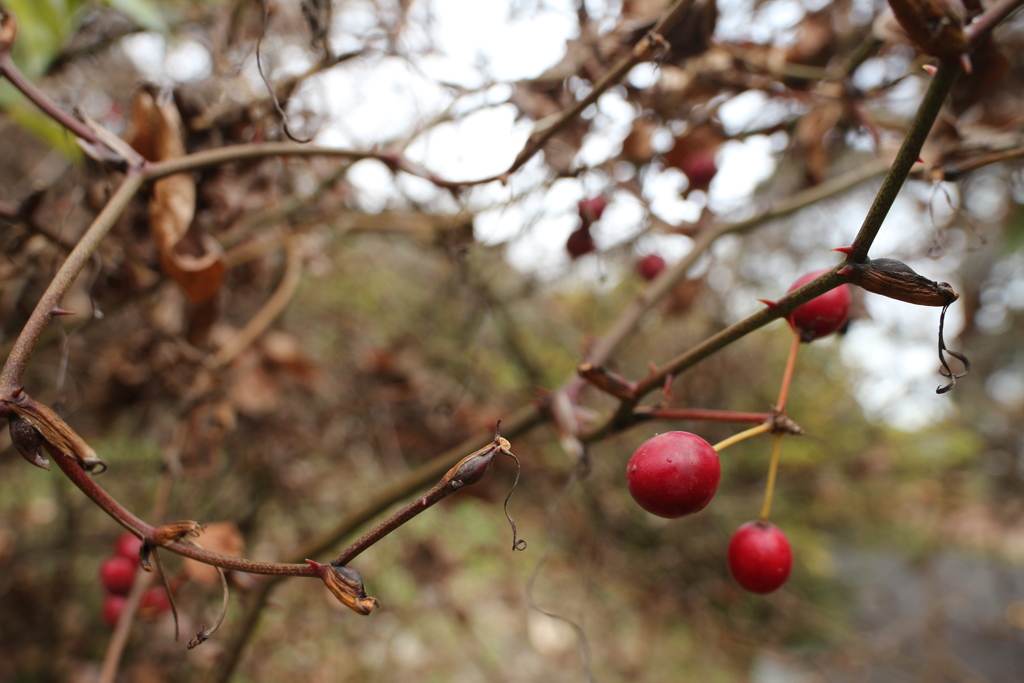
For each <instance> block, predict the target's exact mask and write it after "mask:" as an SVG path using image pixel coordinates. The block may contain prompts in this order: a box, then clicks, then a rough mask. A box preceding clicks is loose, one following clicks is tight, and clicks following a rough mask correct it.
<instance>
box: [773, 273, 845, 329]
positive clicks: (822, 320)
mask: <svg viewBox="0 0 1024 683" xmlns="http://www.w3.org/2000/svg"><path fill="white" fill-rule="evenodd" d="M825 272H826V270H824V269H822V270H816V271H814V272H813V273H807V274H806V275H804V276H803V277H801V278H800V279H799V280H797V281H796V282H794V283H793V284H792V286H790V288H789V289H788V290H786V291H787V292H792V291H793V290H794V289H796V288H798V287H803V286H804V285H806V284H807V283H808V282H810V281H811V280H813V279H815V278H816V277H818V276H819V275H821V274H822V273H825ZM849 313H850V286H849V285H846V284H842V285H839V286H838V287H836V288H835V289H830V290H829V291H827V292H825V293H824V294H822V295H821V296H819V297H817V298H814V299H811V300H810V301H808V302H807V303H805V304H803V305H802V306H800V307H799V308H797V309H796V310H795V311H793V312H792V313H790V314H789V316H788V317H787V318H786V320H788V321H789V324H790V325H792V326H793V329H794V330H796V331H797V332H799V333H800V339H801V341H805V342H811V341H814V340H815V339H820V338H821V337H824V336H826V335H830V334H832V333H833V332H835V331H836V330H838V329H839V328H840V327H842V326H843V323H845V322H846V316H847V315H848V314H849Z"/></svg>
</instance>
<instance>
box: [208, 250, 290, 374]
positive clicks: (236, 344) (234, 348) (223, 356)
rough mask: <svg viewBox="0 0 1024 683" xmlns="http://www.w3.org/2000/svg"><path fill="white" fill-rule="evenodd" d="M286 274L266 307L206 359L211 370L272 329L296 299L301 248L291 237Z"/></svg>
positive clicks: (287, 251)
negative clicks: (293, 298)
mask: <svg viewBox="0 0 1024 683" xmlns="http://www.w3.org/2000/svg"><path fill="white" fill-rule="evenodd" d="M285 255H286V261H285V267H284V275H282V276H281V283H280V284H279V285H278V286H277V289H276V290H274V293H273V294H272V295H271V296H270V298H269V299H267V302H266V303H265V304H263V307H262V308H260V310H259V311H257V312H256V315H254V316H253V317H252V318H251V319H250V320H249V322H248V323H246V325H245V327H243V328H242V329H241V331H239V333H238V334H236V335H235V336H234V337H232V338H231V339H230V340H228V342H227V343H226V344H224V346H222V347H221V348H220V349H218V351H217V353H215V354H214V355H212V356H210V357H209V358H208V359H207V363H206V367H207V368H208V369H210V370H216V369H217V368H221V367H223V366H225V365H227V364H228V363H230V362H231V361H233V360H234V359H235V358H237V357H238V354H240V353H242V351H244V350H245V349H246V348H248V346H249V345H250V344H252V343H253V342H254V341H255V340H256V338H257V337H259V336H260V335H261V334H263V332H264V331H265V330H266V329H267V328H268V327H270V324H271V323H272V322H274V320H275V319H276V318H277V316H279V315H281V312H282V311H284V309H285V307H286V306H287V305H288V302H289V301H291V300H292V297H293V296H295V292H296V291H297V290H298V288H299V279H300V277H301V275H302V250H301V249H300V248H299V243H298V238H297V237H292V238H291V239H290V240H289V241H288V245H287V247H285Z"/></svg>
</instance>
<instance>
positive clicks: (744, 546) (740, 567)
mask: <svg viewBox="0 0 1024 683" xmlns="http://www.w3.org/2000/svg"><path fill="white" fill-rule="evenodd" d="M792 568H793V550H792V549H791V548H790V547H789V541H788V540H786V535H785V534H783V533H782V532H781V531H780V530H779V527H777V526H775V525H774V524H769V523H767V522H760V521H757V522H747V523H746V524H744V525H743V526H741V527H740V528H739V529H737V530H736V533H734V534H733V535H732V538H731V539H730V540H729V573H730V574H732V578H734V579H736V583H738V584H739V585H740V586H742V587H743V588H745V589H746V590H748V591H750V592H751V593H771V592H772V591H773V590H775V589H777V588H778V587H779V586H781V585H782V584H784V583H786V579H788V578H789V570H790V569H792Z"/></svg>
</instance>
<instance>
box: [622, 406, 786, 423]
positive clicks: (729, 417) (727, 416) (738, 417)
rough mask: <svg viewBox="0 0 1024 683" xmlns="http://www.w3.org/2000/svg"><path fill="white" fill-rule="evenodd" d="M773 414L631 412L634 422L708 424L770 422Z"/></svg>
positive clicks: (695, 410) (691, 410) (689, 410)
mask: <svg viewBox="0 0 1024 683" xmlns="http://www.w3.org/2000/svg"><path fill="white" fill-rule="evenodd" d="M773 415H774V414H773V413H741V412H736V411H732V410H709V409H707V408H651V407H647V406H643V407H640V408H635V409H634V410H633V419H634V420H635V421H636V422H644V421H647V420H700V421H708V422H755V423H761V422H764V421H766V420H770V419H772V417H773Z"/></svg>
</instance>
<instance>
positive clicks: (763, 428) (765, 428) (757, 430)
mask: <svg viewBox="0 0 1024 683" xmlns="http://www.w3.org/2000/svg"><path fill="white" fill-rule="evenodd" d="M773 428H774V425H772V423H771V422H763V423H761V424H759V425H757V426H756V427H751V428H750V429H747V430H744V431H742V432H740V433H739V434H733V435H732V436H730V437H729V438H728V439H725V440H724V441H719V442H718V443H716V444H715V445H714V446H712V448H714V449H715V452H718V453H720V452H722V449H724V448H728V447H729V446H731V445H733V444H734V443H739V442H740V441H744V440H746V439H749V438H750V437H752V436H757V435H758V434H764V433H765V432H770V431H771V430H772V429H773Z"/></svg>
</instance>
